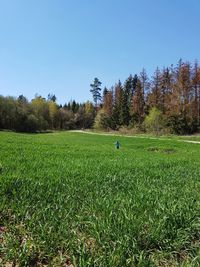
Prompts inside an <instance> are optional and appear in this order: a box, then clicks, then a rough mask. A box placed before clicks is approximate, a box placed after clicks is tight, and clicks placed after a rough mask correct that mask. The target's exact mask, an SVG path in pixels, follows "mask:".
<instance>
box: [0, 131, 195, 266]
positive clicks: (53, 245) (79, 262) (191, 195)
mask: <svg viewBox="0 0 200 267" xmlns="http://www.w3.org/2000/svg"><path fill="white" fill-rule="evenodd" d="M118 140H119V141H120V143H121V148H120V149H119V150H116V149H115V148H114V144H113V143H114V142H115V141H116V137H114V136H102V135H92V134H83V133H82V134H81V133H65V132H62V133H56V132H55V133H49V134H16V133H11V132H10V133H9V132H0V266H1V265H2V266H6V265H5V264H6V262H7V264H8V263H10V264H11V263H12V264H13V266H23V267H25V266H70V267H73V266H74V267H75V266H77V267H85V266H102V267H110V266H113V267H118V266H119V267H122V266H141V267H143V266H200V251H199V245H200V242H199V240H200V145H198V144H189V143H184V142H178V141H176V140H151V139H145V138H128V137H118Z"/></svg>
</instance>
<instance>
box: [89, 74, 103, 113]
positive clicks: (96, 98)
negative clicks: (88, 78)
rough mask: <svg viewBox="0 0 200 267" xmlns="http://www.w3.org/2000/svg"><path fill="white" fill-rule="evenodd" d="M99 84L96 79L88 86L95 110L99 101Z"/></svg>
mask: <svg viewBox="0 0 200 267" xmlns="http://www.w3.org/2000/svg"><path fill="white" fill-rule="evenodd" d="M101 84H102V83H101V82H100V81H99V79H98V78H95V79H94V82H93V83H92V84H90V87H91V89H90V92H91V93H92V96H93V100H94V103H95V107H96V109H97V105H98V101H101Z"/></svg>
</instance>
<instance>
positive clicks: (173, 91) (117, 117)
mask: <svg viewBox="0 0 200 267" xmlns="http://www.w3.org/2000/svg"><path fill="white" fill-rule="evenodd" d="M95 125H96V127H97V128H104V129H106V128H107V129H109V128H110V129H115V130H117V129H119V128H120V127H124V126H125V127H127V128H129V129H138V130H139V131H154V132H158V131H160V132H164V133H175V134H190V133H194V132H197V131H198V130H199V128H200V67H199V65H198V63H197V62H195V63H194V64H191V63H189V62H183V61H182V60H180V61H179V62H178V64H177V65H176V66H173V65H171V66H170V67H167V68H163V69H162V70H160V69H159V68H156V70H155V72H154V74H153V77H151V79H149V77H148V76H147V73H146V71H145V69H143V70H142V71H141V73H140V74H139V75H137V74H135V75H134V76H133V75H130V76H129V77H128V78H127V79H126V80H125V82H124V84H122V83H121V81H119V82H117V83H116V84H115V85H114V86H113V87H112V88H110V89H108V88H104V90H103V96H102V107H101V108H100V109H99V111H98V113H97V116H96V119H95Z"/></svg>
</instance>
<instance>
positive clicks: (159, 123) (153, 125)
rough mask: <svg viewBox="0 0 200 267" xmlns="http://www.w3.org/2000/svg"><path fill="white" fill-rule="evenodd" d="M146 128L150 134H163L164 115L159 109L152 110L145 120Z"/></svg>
mask: <svg viewBox="0 0 200 267" xmlns="http://www.w3.org/2000/svg"><path fill="white" fill-rule="evenodd" d="M144 128H145V130H146V131H147V132H149V133H154V134H156V135H158V134H161V132H162V130H163V128H164V119H163V117H162V113H161V111H160V110H158V109H157V108H155V107H154V108H152V109H151V110H150V112H149V115H147V116H146V118H145V120H144Z"/></svg>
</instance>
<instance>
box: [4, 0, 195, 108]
mask: <svg viewBox="0 0 200 267" xmlns="http://www.w3.org/2000/svg"><path fill="white" fill-rule="evenodd" d="M199 14H200V0H0V94H2V95H12V96H18V95H19V94H24V95H25V96H27V97H28V98H29V99H31V98H32V97H34V95H35V93H38V94H41V95H42V96H44V97H46V96H47V94H48V93H54V94H55V95H56V96H57V98H58V102H59V103H62V104H63V103H65V102H67V101H69V100H70V99H75V100H77V101H85V100H87V99H90V100H91V99H92V98H91V95H90V92H89V90H90V86H89V85H90V83H91V82H92V81H93V79H94V77H98V78H99V79H100V80H101V81H102V86H103V87H104V86H108V87H110V86H111V85H113V84H114V83H115V82H116V81H118V79H121V80H122V81H124V79H125V78H127V77H128V76H129V74H130V73H132V74H135V73H139V72H140V71H141V69H142V68H143V67H145V68H146V70H147V72H148V74H149V75H150V76H151V75H152V73H153V71H154V70H155V68H156V67H157V66H159V67H161V68H162V67H163V66H168V65H170V64H172V63H173V64H176V63H177V61H178V60H179V59H180V58H182V59H183V60H188V61H191V62H193V61H194V60H195V59H197V60H200V19H199V16H200V15H199Z"/></svg>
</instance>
